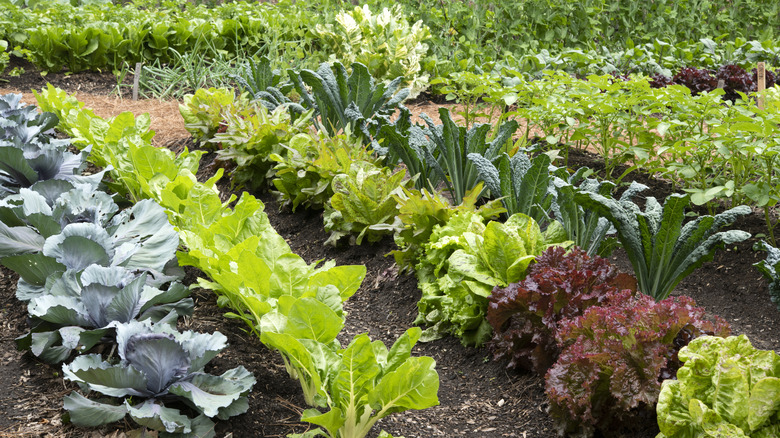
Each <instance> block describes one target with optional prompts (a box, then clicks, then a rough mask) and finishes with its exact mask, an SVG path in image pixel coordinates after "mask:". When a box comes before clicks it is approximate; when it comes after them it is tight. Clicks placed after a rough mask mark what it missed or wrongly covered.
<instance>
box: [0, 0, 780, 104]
mask: <svg viewBox="0 0 780 438" xmlns="http://www.w3.org/2000/svg"><path fill="white" fill-rule="evenodd" d="M4 1H5V4H4V8H3V11H2V14H0V22H2V23H3V27H2V29H3V33H0V49H2V53H3V54H2V55H0V72H2V70H3V69H4V67H5V65H7V63H8V58H9V55H10V54H13V55H14V56H19V57H26V58H27V59H29V60H30V61H31V62H33V63H34V64H35V65H36V66H37V67H38V68H39V69H41V70H42V71H44V72H48V71H53V72H59V71H60V70H61V69H62V68H63V67H67V68H68V70H69V71H70V72H78V71H81V70H100V69H106V68H107V69H111V70H113V71H114V72H115V73H117V74H118V75H120V76H121V75H122V74H126V72H127V71H128V69H129V68H131V67H132V66H133V65H134V64H135V63H136V62H145V63H147V64H149V65H148V66H145V68H144V70H143V73H144V76H145V77H148V78H149V79H148V81H153V78H154V77H156V76H159V75H160V74H159V72H160V71H166V69H176V68H177V66H179V67H182V69H183V70H187V68H186V67H184V66H186V65H188V64H190V67H192V65H191V64H192V63H194V62H195V61H193V59H199V61H197V62H200V63H202V62H212V61H206V59H210V60H223V61H224V62H226V63H232V62H234V60H235V59H236V58H242V59H245V58H248V59H251V58H252V57H255V56H258V55H267V56H270V57H271V58H272V59H274V60H275V62H281V63H284V64H285V65H296V66H303V67H310V68H312V67H314V66H316V65H317V63H318V62H321V61H324V60H330V61H331V62H333V61H339V62H342V63H344V64H345V65H349V64H351V63H353V62H360V63H362V64H364V65H366V66H368V67H369V70H370V71H371V73H372V75H374V77H376V78H379V79H382V80H384V81H386V82H388V81H390V80H393V79H395V78H396V77H400V76H403V77H405V78H406V79H405V80H406V81H407V84H408V85H410V86H411V95H412V97H414V96H416V95H417V94H418V93H419V92H421V91H423V90H425V89H426V88H427V87H428V83H429V79H430V78H432V77H442V78H447V79H450V80H453V81H465V80H467V78H461V77H460V76H461V75H463V74H467V77H468V74H473V73H474V72H475V71H480V68H484V69H493V70H495V69H500V68H505V67H511V68H513V69H515V70H517V71H521V72H523V73H524V74H526V75H537V74H539V72H541V71H543V70H545V69H561V70H565V71H568V72H570V73H576V74H579V75H587V74H594V73H595V74H613V73H616V72H617V73H620V74H628V73H637V72H641V73H644V74H647V75H653V74H665V75H667V76H670V75H671V72H672V71H673V70H675V71H676V70H677V69H679V68H681V67H685V66H691V65H693V66H696V67H706V68H713V67H715V66H718V65H722V64H728V63H736V64H739V65H741V66H742V67H744V68H747V67H750V66H752V65H753V64H754V63H755V62H758V61H765V62H769V63H770V64H778V61H777V56H778V50H779V49H778V47H777V45H776V44H774V43H773V42H772V40H771V39H766V37H762V38H763V40H762V41H756V40H750V41H749V40H747V39H745V38H742V37H740V38H735V39H734V40H733V41H724V40H721V39H717V40H718V41H717V42H716V41H714V40H712V39H709V38H708V35H701V36H698V37H696V38H686V39H682V40H677V39H672V40H669V34H666V35H664V36H663V37H662V38H660V39H658V38H650V39H647V40H644V39H642V38H637V37H636V35H634V36H632V37H621V38H617V39H613V38H610V41H611V42H612V43H611V44H607V45H604V44H601V45H598V47H596V46H594V45H593V44H592V43H589V44H585V45H583V44H577V45H574V46H572V45H571V44H565V45H563V46H559V44H558V42H554V41H547V42H546V43H543V44H541V45H540V46H538V47H537V46H536V45H535V44H531V45H529V44H528V42H524V43H517V44H519V45H517V44H515V43H512V44H509V43H507V44H503V43H502V44H501V45H499V46H496V47H502V49H501V50H499V51H498V52H491V51H490V50H488V52H491V54H488V53H487V52H483V51H482V48H483V47H484V46H482V45H480V44H481V43H480V41H481V40H482V39H483V38H485V37H486V36H485V35H487V34H485V33H482V32H480V33H475V32H474V31H473V30H467V29H459V30H456V28H455V27H452V26H444V25H443V24H442V23H440V22H439V21H440V20H441V19H442V17H441V16H438V18H436V16H437V15H436V14H433V15H428V14H427V13H426V14H424V16H422V17H418V15H419V10H418V8H417V7H415V8H414V11H411V12H412V13H411V15H410V10H409V5H403V6H402V5H400V4H399V5H396V6H394V7H392V8H389V9H388V8H386V7H385V8H382V9H381V10H380V7H381V5H373V6H374V10H373V11H372V9H371V7H369V5H368V4H365V5H363V6H362V7H356V8H354V9H351V10H350V9H343V10H342V9H341V8H340V7H335V6H334V5H332V4H329V3H328V2H325V3H323V4H322V5H319V6H313V5H308V6H307V5H301V4H299V3H295V2H282V3H280V4H277V5H270V4H263V3H260V4H249V3H242V2H239V3H226V4H222V5H219V6H216V7H214V8H211V9H209V8H206V7H205V6H203V5H200V6H193V5H191V4H190V3H187V2H176V1H173V2H163V3H162V4H161V5H157V4H147V3H148V2H141V1H136V2H134V3H128V4H125V5H112V4H111V3H100V4H87V5H79V6H70V5H69V4H56V5H50V6H49V7H47V8H45V9H44V8H41V7H35V6H32V7H23V6H19V5H16V4H14V3H13V2H8V1H7V0H4ZM570 6H571V5H568V6H566V7H570ZM450 7H455V6H450ZM492 7H496V6H495V5H494V6H492ZM437 8H438V6H434V7H433V10H434V11H436V10H438V9H437ZM455 8H456V9H457V7H455ZM501 8H503V7H501ZM512 9H513V10H516V9H517V8H516V7H514V6H513V7H512ZM521 9H522V8H521ZM547 9H548V8H545V10H546V11H547ZM480 10H481V8H480ZM661 10H662V9H659V10H657V11H655V12H659V11H661ZM465 11H469V12H470V13H471V12H472V11H471V8H465V9H463V10H462V11H461V12H465ZM483 12H484V11H483ZM547 12H549V11H547ZM583 13H584V12H583ZM44 15H45V16H44ZM445 15H446V14H445ZM453 19H454V18H453ZM494 19H495V17H494ZM591 21H592V20H591ZM513 22H514V21H513ZM412 23H413V24H412ZM497 23H498V22H494V26H498V24H497ZM545 23H546V24H547V25H552V26H553V27H556V26H561V25H564V24H563V23H556V22H554V21H553V22H550V21H547V18H545ZM463 25H464V26H466V25H475V26H478V27H480V26H482V24H480V23H463ZM443 26H444V27H443ZM564 26H565V25H564ZM431 29H442V30H443V31H444V30H448V32H450V31H451V35H448V36H446V38H445V39H444V40H442V37H443V35H436V34H432V31H431ZM522 30H523V31H522V32H521V30H520V29H517V30H514V31H511V32H507V33H503V34H502V35H504V36H505V37H509V38H511V39H516V38H521V37H522V38H526V37H528V35H531V34H532V32H531V29H529V28H525V27H522ZM526 31H527V32H531V33H525V32H526ZM557 32H558V30H556V31H554V32H553V34H556V33H557ZM730 33H731V34H732V35H735V33H734V32H730ZM545 34H547V32H545ZM618 34H620V32H618ZM618 34H616V35H618ZM572 35H579V33H575V34H572ZM757 35H760V33H758V34H757ZM632 38H633V40H632ZM531 40H532V41H546V40H544V39H539V38H531ZM595 40H596V39H593V40H592V41H595ZM556 41H557V40H556ZM633 41H637V43H636V44H635V43H634V42H633ZM665 41H666V42H665ZM512 47H515V48H514V49H513V48H512ZM573 47H574V48H573ZM189 70H193V68H190V69H189ZM122 71H124V72H125V73H120V72H122ZM186 74H187V73H186V72H185V71H182V72H180V75H186ZM190 74H192V73H190ZM162 76H163V77H164V76H165V75H162ZM212 80H216V81H222V80H224V79H216V78H213V79H212ZM142 82H144V83H146V82H147V80H145V81H142ZM194 86H195V87H197V86H199V84H195V85H194ZM439 91H440V90H439V88H438V87H434V92H439Z"/></svg>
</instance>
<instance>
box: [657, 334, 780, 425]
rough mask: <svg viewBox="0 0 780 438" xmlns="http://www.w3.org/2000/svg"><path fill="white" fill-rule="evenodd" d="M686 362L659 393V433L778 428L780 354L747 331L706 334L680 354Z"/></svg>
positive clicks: (779, 422) (664, 383) (779, 423)
mask: <svg viewBox="0 0 780 438" xmlns="http://www.w3.org/2000/svg"><path fill="white" fill-rule="evenodd" d="M678 356H679V358H680V360H681V361H682V362H684V363H685V364H684V365H683V366H682V368H680V369H679V370H678V371H677V379H675V380H671V379H670V380H665V381H664V382H663V386H662V388H661V394H660V395H659V396H658V406H657V408H656V412H657V413H658V428H659V429H660V430H661V432H660V433H659V434H658V438H683V437H690V436H728V437H735V438H738V437H739V438H747V437H753V438H769V437H774V436H777V435H778V434H779V433H780V421H778V411H779V410H780V409H778V398H780V375H779V372H778V370H779V369H780V356H778V355H777V353H775V352H774V351H772V350H758V349H756V348H755V347H753V346H752V345H751V344H750V341H749V340H748V338H747V337H746V336H745V335H740V336H730V337H728V338H722V337H715V336H703V337H700V338H698V339H695V340H693V341H692V342H691V343H689V344H688V345H687V346H686V347H684V348H683V349H682V350H680V352H679V354H678Z"/></svg>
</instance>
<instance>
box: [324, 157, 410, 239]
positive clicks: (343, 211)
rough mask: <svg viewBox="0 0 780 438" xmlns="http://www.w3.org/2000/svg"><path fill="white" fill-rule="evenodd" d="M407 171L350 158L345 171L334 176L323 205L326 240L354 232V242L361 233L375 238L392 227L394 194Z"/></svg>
mask: <svg viewBox="0 0 780 438" xmlns="http://www.w3.org/2000/svg"><path fill="white" fill-rule="evenodd" d="M405 176H406V172H404V171H403V170H400V171H398V172H395V173H393V172H392V171H391V170H390V169H388V168H386V167H377V166H376V165H374V164H372V163H370V162H365V161H356V162H353V163H352V164H351V165H350V167H349V170H348V172H347V173H341V174H338V175H336V176H334V177H333V182H332V183H331V186H332V188H333V192H334V193H333V197H331V198H330V206H327V205H326V207H325V214H324V216H323V219H324V221H325V231H328V232H330V233H331V234H330V237H328V240H327V241H326V242H325V243H326V244H333V245H335V244H336V243H337V242H338V240H339V239H340V238H341V237H343V236H345V235H348V234H357V237H356V238H355V243H357V244H358V245H360V242H361V241H362V240H363V237H366V238H367V239H368V241H369V242H376V241H378V240H380V239H381V238H382V235H383V234H387V232H388V231H390V230H391V228H390V227H388V226H387V225H389V224H392V223H393V221H394V219H395V215H396V213H397V212H398V208H397V205H398V204H397V202H396V200H395V198H394V195H395V194H397V193H399V192H400V190H401V187H403V186H405V185H407V183H405V182H404V181H403V180H404V177H405Z"/></svg>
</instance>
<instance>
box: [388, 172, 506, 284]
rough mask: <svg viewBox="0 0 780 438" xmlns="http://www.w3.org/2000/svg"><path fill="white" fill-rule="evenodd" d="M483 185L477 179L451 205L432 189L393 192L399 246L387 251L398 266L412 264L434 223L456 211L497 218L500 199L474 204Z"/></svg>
mask: <svg viewBox="0 0 780 438" xmlns="http://www.w3.org/2000/svg"><path fill="white" fill-rule="evenodd" d="M482 187H483V185H482V183H478V184H477V185H476V187H474V189H473V190H471V191H469V192H466V195H465V196H464V197H463V203H461V204H460V205H452V203H451V202H450V200H449V199H447V198H446V197H444V196H442V194H441V193H440V192H438V191H435V190H434V191H433V192H429V191H428V190H425V189H422V191H417V190H408V189H406V188H404V187H401V190H402V191H403V194H400V193H399V194H396V195H394V196H395V198H396V201H397V202H398V213H397V215H396V220H395V222H394V223H393V227H394V228H395V243H396V245H398V248H400V249H398V250H394V251H391V252H390V253H391V254H393V257H394V258H395V263H396V265H398V266H399V267H400V268H401V269H407V268H413V267H414V265H415V264H417V262H418V261H419V259H420V257H421V256H422V252H423V245H424V244H426V243H428V240H429V239H430V237H431V234H432V233H433V231H434V229H435V227H436V226H437V225H438V226H444V225H445V224H446V223H447V222H449V220H450V218H452V216H453V215H455V214H456V213H459V212H466V211H470V212H473V213H477V214H479V215H480V216H481V217H482V218H483V219H486V220H489V219H496V218H497V217H498V215H499V214H500V213H502V212H503V211H504V209H503V208H502V207H500V206H499V201H495V200H494V201H487V202H485V203H484V204H482V205H481V206H479V207H477V205H476V204H477V199H478V197H479V194H480V193H482Z"/></svg>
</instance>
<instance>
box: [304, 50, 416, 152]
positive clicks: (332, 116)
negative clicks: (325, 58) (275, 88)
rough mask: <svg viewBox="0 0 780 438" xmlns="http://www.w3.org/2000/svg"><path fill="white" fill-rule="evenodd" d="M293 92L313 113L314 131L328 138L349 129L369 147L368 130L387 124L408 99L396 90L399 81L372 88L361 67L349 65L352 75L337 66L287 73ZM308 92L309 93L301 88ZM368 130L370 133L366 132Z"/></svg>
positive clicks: (325, 65)
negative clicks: (328, 135) (293, 87)
mask: <svg viewBox="0 0 780 438" xmlns="http://www.w3.org/2000/svg"><path fill="white" fill-rule="evenodd" d="M289 75H290V79H291V80H292V82H293V84H294V85H295V90H296V91H297V92H298V94H300V96H301V102H300V103H301V105H303V106H304V107H305V108H307V109H315V111H316V116H318V118H319V120H318V119H317V118H315V119H313V121H314V126H315V127H316V128H317V130H320V131H321V130H325V131H327V132H328V134H330V135H331V136H333V135H336V134H339V133H342V132H344V131H345V130H347V129H349V132H352V133H353V134H354V135H357V136H362V140H363V141H364V142H365V143H369V142H370V140H371V138H372V135H371V132H370V131H371V130H376V126H374V125H381V124H382V123H385V122H389V117H390V116H391V115H392V114H393V113H394V112H395V109H396V107H398V105H400V104H401V102H403V101H404V99H406V98H407V97H408V95H409V89H408V88H405V89H400V90H399V88H400V86H401V80H402V78H400V77H399V78H396V79H394V80H392V81H391V82H390V83H388V84H387V85H385V84H378V85H377V84H374V78H373V77H372V76H371V73H370V72H369V70H368V67H366V66H365V65H363V64H360V63H353V64H352V73H351V74H349V75H347V69H346V68H345V67H344V66H343V65H342V64H341V63H339V62H334V63H333V64H329V63H322V64H321V65H320V66H319V68H318V69H317V71H316V72H315V71H311V70H306V69H304V70H301V71H300V72H296V71H293V70H290V71H289ZM304 84H305V85H307V86H308V87H309V88H310V89H311V93H310V92H309V90H308V89H307V88H306V87H305V86H304ZM370 128H372V129H370Z"/></svg>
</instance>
